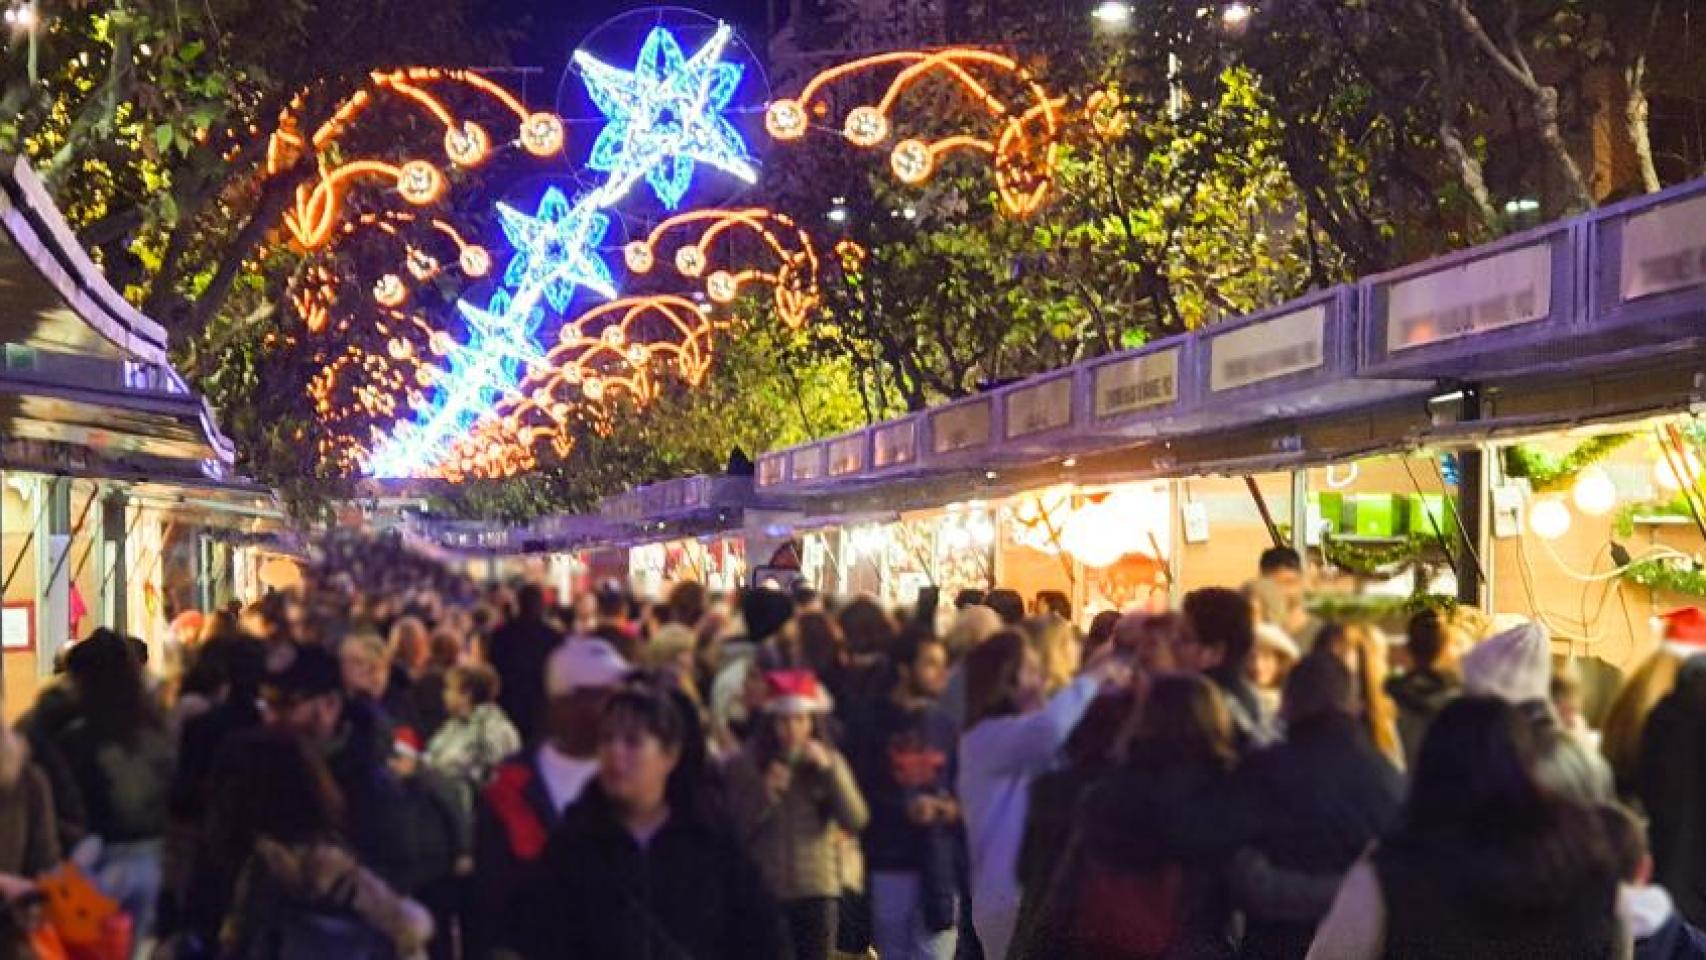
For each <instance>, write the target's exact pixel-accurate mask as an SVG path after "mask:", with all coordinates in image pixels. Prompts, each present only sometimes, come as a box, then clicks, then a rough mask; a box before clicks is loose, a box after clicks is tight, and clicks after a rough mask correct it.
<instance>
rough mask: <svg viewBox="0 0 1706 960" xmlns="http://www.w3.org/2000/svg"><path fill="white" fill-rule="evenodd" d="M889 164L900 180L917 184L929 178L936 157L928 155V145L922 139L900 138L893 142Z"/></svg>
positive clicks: (934, 165)
mask: <svg viewBox="0 0 1706 960" xmlns="http://www.w3.org/2000/svg"><path fill="white" fill-rule="evenodd" d="M889 166H890V167H892V168H893V169H894V175H895V176H896V177H898V178H900V182H902V183H910V184H919V183H923V182H924V181H926V180H928V179H930V174H931V172H932V171H933V170H934V169H935V167H936V158H935V157H933V156H931V155H930V147H929V146H928V145H926V144H925V143H924V141H922V140H902V141H901V142H899V143H897V144H895V147H894V153H893V154H891V155H890V156H889Z"/></svg>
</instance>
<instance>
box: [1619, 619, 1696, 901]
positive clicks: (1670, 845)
mask: <svg viewBox="0 0 1706 960" xmlns="http://www.w3.org/2000/svg"><path fill="white" fill-rule="evenodd" d="M1663 619H1664V621H1665V633H1664V637H1665V640H1664V642H1665V645H1666V646H1667V647H1671V648H1673V649H1674V650H1676V651H1677V652H1678V653H1679V654H1681V655H1682V656H1683V657H1684V658H1685V659H1684V660H1683V662H1682V665H1681V666H1680V667H1678V668H1677V672H1676V686H1675V687H1674V688H1673V689H1672V690H1671V692H1670V693H1669V694H1668V695H1666V696H1665V698H1664V699H1663V700H1660V701H1659V702H1658V705H1657V706H1655V707H1653V712H1652V713H1651V714H1650V715H1648V717H1647V724H1646V728H1645V729H1644V730H1643V731H1642V732H1641V754H1640V761H1639V763H1638V764H1637V767H1636V773H1635V792H1636V794H1637V795H1638V796H1639V797H1640V799H1641V804H1642V806H1643V807H1645V809H1646V812H1647V818H1648V821H1649V826H1648V836H1649V838H1650V840H1651V843H1652V851H1653V867H1654V870H1653V880H1654V881H1655V882H1656V883H1658V884H1659V885H1660V886H1662V887H1664V888H1665V889H1666V890H1669V891H1670V893H1671V895H1672V896H1673V897H1675V898H1676V908H1677V910H1679V911H1681V913H1682V915H1683V917H1684V918H1686V919H1687V920H1688V922H1689V923H1692V924H1694V925H1695V926H1701V925H1706V656H1702V654H1706V612H1702V611H1701V610H1700V609H1699V608H1698V607H1688V608H1686V609H1682V610H1677V611H1675V612H1673V613H1670V614H1667V615H1666V616H1665V617H1664V618H1663Z"/></svg>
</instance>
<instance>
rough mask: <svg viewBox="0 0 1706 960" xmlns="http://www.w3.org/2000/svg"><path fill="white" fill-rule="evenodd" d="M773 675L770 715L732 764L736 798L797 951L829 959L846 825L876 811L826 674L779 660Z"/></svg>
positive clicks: (858, 825)
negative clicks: (827, 723) (836, 734)
mask: <svg viewBox="0 0 1706 960" xmlns="http://www.w3.org/2000/svg"><path fill="white" fill-rule="evenodd" d="M764 680H765V685H766V688H767V691H768V694H767V696H766V698H765V701H764V720H763V722H761V723H759V724H757V725H756V726H755V728H754V731H753V736H752V737H751V738H750V739H749V740H748V742H747V744H746V746H745V747H744V748H743V749H742V750H741V751H740V752H739V753H737V754H735V755H734V756H733V757H731V758H730V759H729V762H728V765H727V768H726V774H727V783H728V790H729V800H730V807H731V808H732V809H733V812H734V815H735V819H736V822H737V824H738V826H739V828H740V835H741V839H742V840H743V841H744V842H745V843H746V846H747V850H748V851H749V852H750V853H751V855H752V858H753V860H754V861H756V862H757V863H758V866H759V870H760V871H761V872H762V873H763V875H764V879H765V882H766V883H767V884H768V885H769V887H770V891H771V893H772V894H774V895H775V897H776V899H777V900H779V901H780V902H781V904H782V911H783V914H784V915H785V916H786V917H787V921H788V930H789V933H790V934H791V936H792V938H793V942H794V957H795V960H828V958H829V956H830V955H831V953H832V951H833V950H834V949H835V939H836V927H837V921H838V919H839V918H838V916H837V898H838V897H839V896H840V894H841V874H840V871H839V869H838V868H837V861H836V833H837V830H840V831H845V832H847V833H853V834H856V833H858V832H859V831H861V830H863V829H864V828H865V824H866V822H867V821H868V820H869V819H870V814H869V812H868V811H867V809H866V806H865V798H864V797H863V796H862V795H861V794H860V792H859V787H858V785H857V784H856V783H855V782H854V780H853V771H852V768H851V767H849V766H848V764H847V760H846V759H845V758H844V757H843V756H842V755H841V754H840V753H839V752H838V751H837V750H836V749H835V747H833V746H832V745H830V743H829V739H828V737H827V735H826V734H825V732H824V727H823V717H824V716H826V715H827V714H828V713H829V712H830V710H831V708H832V704H831V703H830V698H829V694H828V693H827V692H826V691H825V690H824V688H823V685H822V684H821V683H820V682H819V681H818V678H817V675H816V674H814V673H812V672H811V671H810V670H774V671H771V672H770V673H767V674H765V677H764Z"/></svg>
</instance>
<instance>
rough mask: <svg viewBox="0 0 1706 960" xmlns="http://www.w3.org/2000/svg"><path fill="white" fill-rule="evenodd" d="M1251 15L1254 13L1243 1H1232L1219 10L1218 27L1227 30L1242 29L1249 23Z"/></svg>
mask: <svg viewBox="0 0 1706 960" xmlns="http://www.w3.org/2000/svg"><path fill="white" fill-rule="evenodd" d="M1252 13H1254V11H1253V10H1251V9H1250V5H1249V4H1247V3H1245V2H1243V0H1232V2H1231V3H1229V4H1227V5H1226V6H1224V7H1221V8H1220V25H1221V26H1223V27H1225V28H1226V29H1228V30H1238V29H1242V28H1243V26H1244V25H1245V24H1246V23H1249V22H1250V16H1251V14H1252Z"/></svg>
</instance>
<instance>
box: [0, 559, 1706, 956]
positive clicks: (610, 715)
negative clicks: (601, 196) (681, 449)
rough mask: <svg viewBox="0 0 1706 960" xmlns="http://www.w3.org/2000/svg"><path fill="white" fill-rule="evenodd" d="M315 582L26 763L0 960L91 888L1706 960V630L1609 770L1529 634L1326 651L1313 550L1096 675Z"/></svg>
mask: <svg viewBox="0 0 1706 960" xmlns="http://www.w3.org/2000/svg"><path fill="white" fill-rule="evenodd" d="M317 549H318V551H319V553H318V555H317V557H316V558H315V562H314V563H313V564H312V567H311V569H310V570H309V571H308V572H307V576H306V578H305V582H304V584H303V586H302V588H300V589H299V590H293V591H290V592H288V593H274V594H270V595H269V596H268V597H266V598H265V599H263V600H261V601H259V602H257V603H255V604H252V605H250V606H247V607H244V608H241V609H230V610H222V611H219V612H216V613H213V614H211V615H208V616H205V617H201V616H199V615H195V616H185V617H180V618H179V620H178V621H177V622H176V623H175V624H174V628H175V634H176V637H175V639H174V640H173V641H172V643H171V645H170V646H171V649H170V650H169V651H168V653H169V655H168V656H166V657H163V658H162V659H163V660H164V661H165V664H166V668H164V669H155V668H153V667H151V666H150V662H149V656H148V649H147V647H146V646H145V645H143V644H141V643H139V642H137V641H135V640H133V639H131V638H127V637H125V636H122V635H120V634H117V633H114V632H111V631H107V630H97V631H95V632H94V633H93V634H91V635H90V636H88V637H87V638H85V639H83V640H81V641H79V642H78V643H76V644H75V645H73V646H72V647H70V648H69V650H68V652H67V655H66V656H65V657H64V661H63V670H62V672H61V674H60V676H59V677H58V678H57V679H56V680H55V681H54V682H53V683H51V684H50V685H48V686H47V687H46V688H44V689H43V691H42V692H41V693H40V695H39V697H38V700H37V702H36V703H35V704H34V705H32V706H31V707H30V709H29V710H28V712H27V713H25V714H24V715H23V717H22V718H21V719H20V721H19V723H18V724H17V726H16V729H15V730H6V731H4V733H3V734H0V895H4V897H5V898H6V900H7V901H8V902H9V904H10V905H11V907H12V909H11V911H10V913H9V921H8V922H9V928H8V930H7V932H6V941H5V942H6V947H7V950H9V951H10V952H11V954H13V955H19V956H25V955H28V953H27V948H26V947H24V946H23V944H24V943H25V937H26V935H27V927H28V925H29V923H30V922H31V921H30V911H29V905H30V904H31V902H32V901H33V900H37V899H39V897H40V892H39V890H38V889H37V887H36V885H35V883H34V882H33V881H34V879H35V878H37V877H39V876H41V875H43V874H44V873H45V872H47V871H49V870H50V869H52V868H53V867H54V866H55V865H56V864H58V863H59V862H60V861H61V860H62V859H65V858H68V857H73V855H74V851H75V859H76V860H77V862H79V863H81V864H85V865H86V866H87V869H88V870H89V871H90V874H91V876H92V877H93V879H94V880H95V882H96V883H97V885H98V886H99V887H100V889H101V890H102V891H103V892H104V893H105V894H106V895H107V896H110V897H111V898H112V899H113V900H114V901H115V902H116V903H117V904H119V905H120V906H121V907H122V909H123V910H124V912H125V913H126V915H127V916H128V917H129V918H130V921H131V924H132V930H133V934H134V937H135V943H136V945H137V947H136V949H137V955H139V956H141V955H147V954H145V953H144V951H152V955H154V956H160V957H166V958H197V957H210V958H211V957H219V958H225V957H230V958H297V957H310V956H314V957H352V958H384V957H426V956H430V957H434V958H457V957H466V958H477V960H483V958H494V957H497V958H502V957H522V958H533V957H539V958H589V960H591V958H596V960H604V958H636V960H641V958H656V960H769V958H778V960H781V958H795V960H828V958H831V957H849V956H851V957H869V956H876V957H878V958H880V960H951V958H956V957H965V958H977V957H983V958H987V960H1046V958H1086V960H1088V958H1132V960H1140V958H1156V960H1160V958H1192V960H1194V958H1233V957H1248V958H1255V960H1267V958H1299V960H1301V958H1306V957H1307V958H1311V960H1314V958H1322V960H1360V958H1375V957H1397V958H1433V957H1438V958H1442V960H1445V958H1450V960H1463V958H1478V957H1487V958H1519V960H1520V958H1543V957H1544V958H1577V957H1580V958H1584V960H1585V958H1610V957H1625V956H1632V957H1636V958H1642V960H1646V958H1652V960H1658V958H1690V957H1694V958H1706V935H1702V934H1701V933H1700V931H1699V930H1698V929H1697V928H1696V925H1698V924H1702V923H1706V656H1702V655H1700V654H1703V653H1706V616H1703V615H1702V614H1700V613H1699V611H1692V610H1685V611H1681V612H1679V613H1677V614H1674V615H1672V616H1671V617H1669V618H1668V621H1667V623H1666V627H1665V631H1664V633H1665V637H1666V639H1665V642H1664V643H1663V644H1662V645H1661V646H1660V647H1659V649H1658V650H1657V651H1656V652H1655V653H1653V654H1652V656H1651V658H1650V659H1649V660H1648V661H1647V662H1645V663H1643V664H1641V665H1640V667H1639V668H1638V669H1636V670H1634V671H1632V672H1631V673H1630V675H1629V676H1628V678H1627V679H1626V680H1625V681H1624V683H1623V684H1622V688H1621V689H1620V691H1619V692H1618V694H1617V697H1616V699H1615V701H1614V702H1613V704H1612V706H1611V709H1610V711H1609V712H1608V714H1607V719H1606V722H1605V724H1604V730H1603V733H1602V734H1601V733H1595V732H1594V731H1592V730H1590V729H1589V728H1588V726H1587V724H1586V723H1585V721H1584V720H1583V719H1582V715H1581V711H1580V708H1579V703H1578V697H1577V695H1576V693H1575V692H1574V690H1573V688H1572V686H1571V684H1570V682H1569V673H1568V670H1567V669H1566V670H1555V668H1554V658H1553V654H1552V649H1551V644H1550V642H1549V639H1548V637H1547V636H1546V634H1545V632H1544V631H1543V630H1542V629H1541V628H1540V627H1538V626H1536V625H1535V624H1532V623H1527V622H1519V623H1512V624H1509V625H1503V624H1501V625H1500V626H1501V627H1503V629H1493V628H1491V627H1489V626H1487V625H1486V624H1485V623H1484V618H1480V617H1478V616H1476V615H1475V614H1474V611H1471V610H1468V609H1459V610H1455V611H1433V610H1424V611H1421V612H1418V613H1416V614H1415V615H1414V616H1412V617H1411V618H1410V619H1409V621H1408V624H1407V630H1406V631H1405V635H1404V636H1403V637H1402V638H1395V639H1393V640H1390V641H1389V640H1388V639H1387V638H1385V637H1384V636H1383V635H1382V634H1381V632H1380V631H1379V630H1377V629H1375V628H1373V627H1372V626H1370V625H1367V624H1361V623H1331V622H1321V621H1319V620H1317V619H1316V618H1315V617H1313V616H1311V615H1310V614H1309V612H1308V611H1307V609H1306V607H1305V604H1304V585H1303V580H1304V575H1305V571H1304V566H1303V564H1302V562H1301V560H1300V558H1299V557H1298V556H1297V555H1296V554H1295V553H1293V552H1291V551H1289V550H1286V549H1284V548H1275V549H1273V550H1270V551H1268V552H1267V553H1266V554H1264V555H1263V556H1262V558H1261V560H1260V563H1259V565H1258V569H1257V570H1256V571H1255V572H1256V574H1257V575H1256V576H1255V578H1254V579H1253V580H1252V581H1251V582H1250V583H1248V584H1245V585H1243V586H1242V587H1241V588H1239V589H1228V588H1205V589H1198V590H1195V591H1192V592H1190V593H1189V594H1187V595H1186V596H1185V597H1184V598H1183V602H1182V604H1181V605H1180V607H1179V609H1178V610H1175V611H1135V612H1127V613H1117V612H1106V613H1102V614H1100V615H1098V616H1096V617H1095V618H1094V619H1093V620H1092V621H1091V622H1090V623H1089V624H1088V625H1087V629H1085V630H1084V631H1083V632H1080V631H1079V630H1078V629H1076V628H1075V627H1074V624H1073V621H1072V611H1071V609H1070V607H1069V606H1068V604H1067V603H1066V600H1065V598H1064V597H1061V596H1059V595H1046V594H1045V595H1043V596H1040V597H1037V598H1034V599H1033V601H1032V602H1030V603H1027V602H1026V600H1025V599H1024V598H1023V597H1021V596H1020V595H1019V594H1018V593H1016V592H1014V591H1011V590H999V589H998V590H990V591H987V592H982V591H970V590H968V591H965V592H964V593H962V594H961V595H959V596H957V597H955V598H954V600H953V603H952V605H951V608H948V609H942V610H937V609H936V601H935V597H934V594H933V593H926V594H924V595H921V597H920V598H919V602H918V604H917V605H916V606H915V607H912V608H910V609H900V610H891V609H885V608H884V607H883V606H882V605H880V604H878V603H877V602H875V601H873V600H871V599H869V598H863V597H861V598H852V599H848V600H846V601H840V600H838V599H836V598H830V597H825V596H821V595H819V594H818V593H817V592H815V591H813V590H811V589H809V588H805V587H802V586H799V585H791V586H787V587H784V586H781V585H778V584H775V583H766V584H763V585H760V586H757V587H754V588H752V589H748V590H744V591H741V592H740V593H739V594H738V595H734V596H724V595H719V594H716V593H712V592H708V591H707V590H705V589H704V588H703V587H701V586H700V585H698V584H694V583H681V584H678V585H675V586H674V587H673V588H672V589H671V591H670V593H669V594H668V596H667V597H665V598H662V599H660V600H657V601H655V602H647V601H642V600H639V599H637V598H635V597H632V596H630V595H629V593H628V592H627V591H626V590H625V589H624V588H623V586H622V585H621V584H618V583H605V584H601V585H598V586H597V587H596V588H595V589H592V590H590V591H588V592H586V593H584V594H582V595H578V596H574V597H562V596H553V595H551V594H550V593H549V592H548V591H547V590H545V589H543V588H542V587H541V586H539V585H537V584H531V583H519V584H492V585H485V586H478V585H476V584H474V583H472V582H470V581H468V580H466V579H464V578H462V577H460V576H458V575H456V574H454V573H453V572H451V571H449V570H447V569H445V568H444V567H442V566H440V565H438V564H437V563H434V562H432V561H430V560H427V559H424V558H422V557H420V556H417V555H415V554H413V553H411V552H410V551H409V550H407V549H405V548H404V546H403V545H402V544H401V542H400V541H396V540H392V539H367V538H357V537H351V536H341V537H334V538H331V539H328V540H326V541H325V542H323V543H322V544H320V545H319V547H318V548H317Z"/></svg>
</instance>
